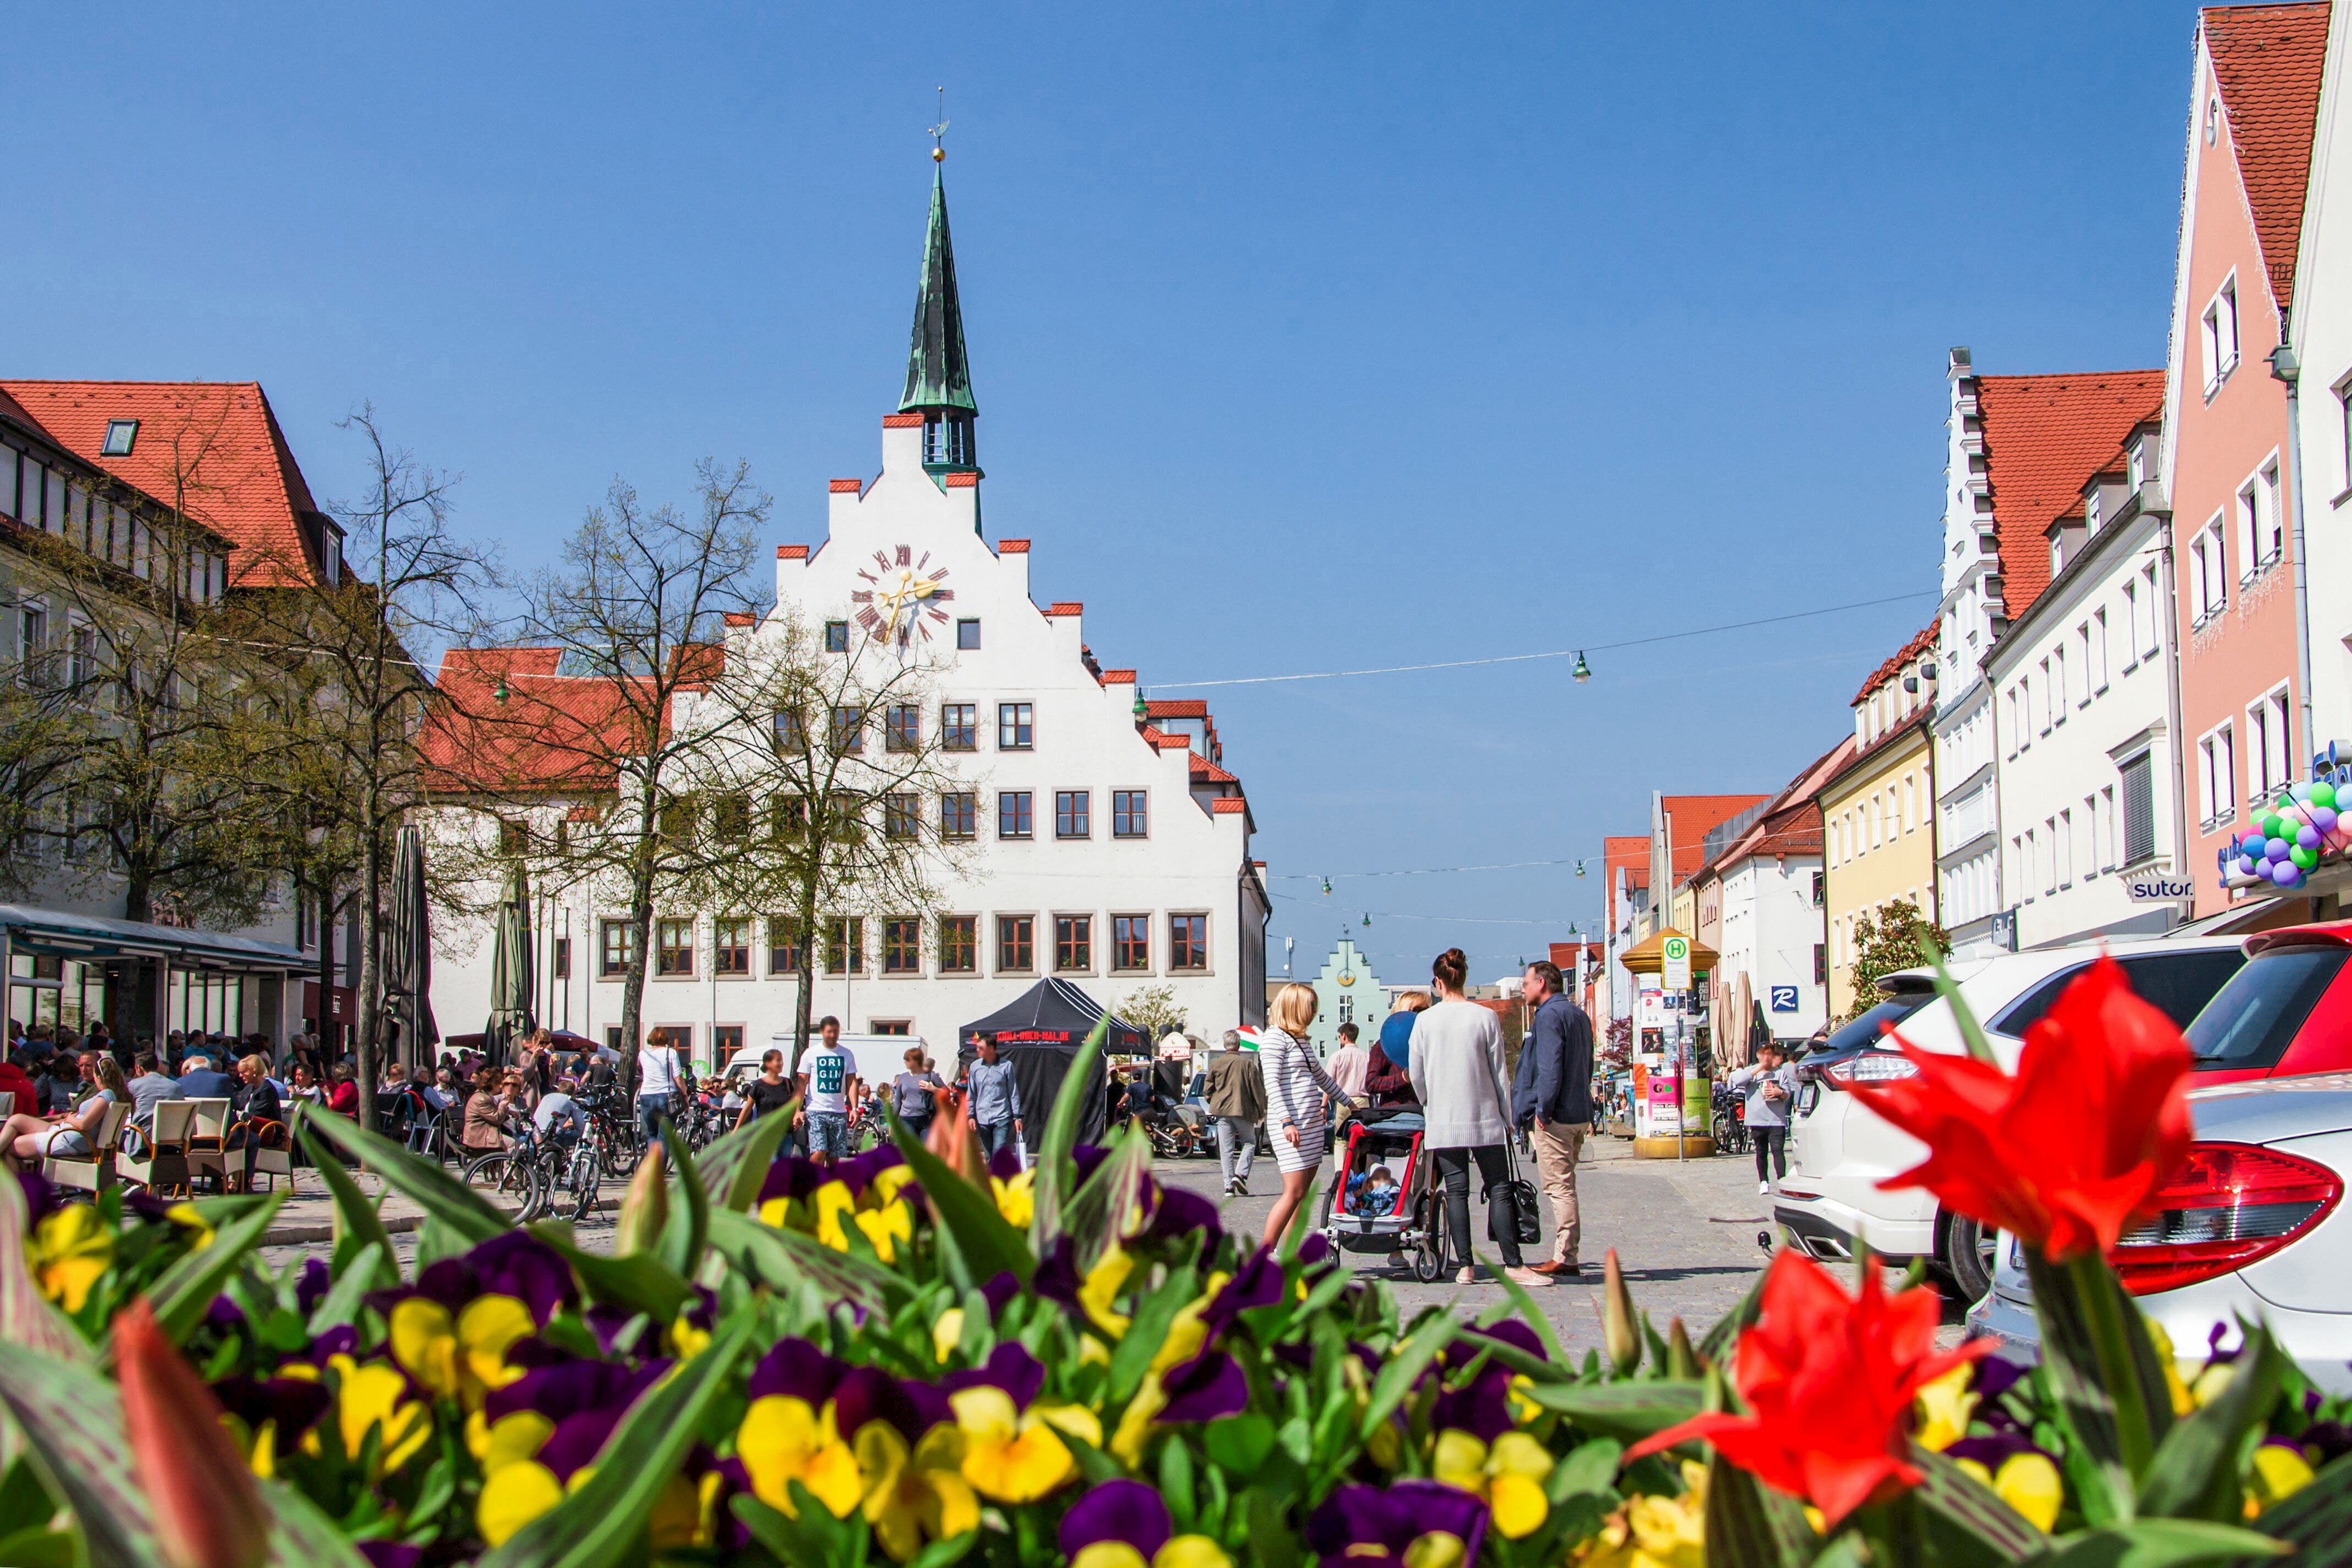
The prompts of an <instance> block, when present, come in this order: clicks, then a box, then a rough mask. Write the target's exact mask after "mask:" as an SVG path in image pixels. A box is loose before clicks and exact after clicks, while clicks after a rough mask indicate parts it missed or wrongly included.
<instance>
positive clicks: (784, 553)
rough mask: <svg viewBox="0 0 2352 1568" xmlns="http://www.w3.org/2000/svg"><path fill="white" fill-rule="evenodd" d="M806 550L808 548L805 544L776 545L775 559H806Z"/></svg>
mask: <svg viewBox="0 0 2352 1568" xmlns="http://www.w3.org/2000/svg"><path fill="white" fill-rule="evenodd" d="M808 551H809V548H808V546H806V545H778V546H777V547H776V559H778V560H806V559H808Z"/></svg>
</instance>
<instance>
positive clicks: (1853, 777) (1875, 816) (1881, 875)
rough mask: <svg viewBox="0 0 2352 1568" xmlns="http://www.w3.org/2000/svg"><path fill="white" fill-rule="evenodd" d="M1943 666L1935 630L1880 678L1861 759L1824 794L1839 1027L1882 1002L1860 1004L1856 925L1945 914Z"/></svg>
mask: <svg viewBox="0 0 2352 1568" xmlns="http://www.w3.org/2000/svg"><path fill="white" fill-rule="evenodd" d="M1935 660H1936V629H1935V628H1934V627H1932V626H1931V627H1929V628H1928V629H1927V631H1925V632H1920V633H1919V635H1918V636H1916V637H1915V638H1913V639H1912V640H1911V641H1910V643H1907V644H1906V646H1905V647H1904V649H1903V651H1902V652H1901V653H1897V654H1896V655H1895V657H1894V658H1892V659H1889V660H1888V661H1887V662H1886V663H1885V664H1881V665H1880V666H1879V667H1878V668H1877V669H1876V670H1875V671H1874V672H1873V673H1872V674H1871V677H1870V680H1869V681H1868V682H1867V683H1866V684H1864V686H1863V688H1862V690H1861V692H1860V693H1859V694H1857V695H1856V696H1855V697H1854V700H1853V723H1854V754H1853V760H1852V761H1850V762H1848V763H1847V764H1846V765H1845V767H1843V768H1841V769H1839V770H1838V772H1837V773H1836V774H1835V775H1834V776H1833V777H1832V778H1831V779H1830V780H1829V782H1828V783H1826V784H1824V785H1823V786H1822V791H1821V807H1822V834H1823V843H1822V861H1823V878H1822V883H1823V885H1822V916H1823V925H1824V926H1825V928H1826V929H1825V932H1824V940H1825V942H1826V943H1827V945H1828V948H1829V1005H1830V1016H1831V1017H1832V1018H1833V1019H1836V1018H1847V1017H1851V1016H1852V1015H1853V1014H1854V1013H1855V1012H1858V1011H1860V1010H1861V1008H1862V1007H1867V1006H1869V1005H1871V1003H1872V1002H1873V1001H1874V1000H1875V999H1876V998H1858V997H1857V995H1856V991H1855V986H1854V979H1853V962H1854V956H1855V944H1854V930H1855V926H1856V925H1857V924H1858V923H1859V922H1860V921H1861V920H1862V919H1863V918H1864V916H1866V915H1874V914H1875V913H1876V912H1877V911H1878V910H1880V909H1882V908H1884V907H1885V905H1887V904H1892V903H1894V902H1895V901H1896V900H1897V899H1908V900H1910V902H1911V904H1913V906H1914V907H1915V908H1916V909H1918V910H1919V911H1920V913H1922V914H1923V915H1928V916H1930V917H1932V916H1933V915H1934V914H1935V910H1936V747H1935V712H1936V674H1937V672H1936V663H1935ZM1857 1001H1859V1002H1860V1004H1861V1005H1860V1006H1859V1007H1858V1006H1857V1005H1856V1003H1857Z"/></svg>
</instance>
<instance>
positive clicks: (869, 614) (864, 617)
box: [857, 604, 882, 632]
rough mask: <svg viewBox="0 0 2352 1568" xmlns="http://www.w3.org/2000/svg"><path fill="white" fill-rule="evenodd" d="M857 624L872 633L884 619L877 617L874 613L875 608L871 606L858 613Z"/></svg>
mask: <svg viewBox="0 0 2352 1568" xmlns="http://www.w3.org/2000/svg"><path fill="white" fill-rule="evenodd" d="M857 623H858V624H859V625H860V626H863V627H865V628H866V630H867V631H869V632H870V631H872V630H873V629H874V628H875V627H877V626H879V625H881V624H882V617H880V616H879V615H877V614H876V613H875V612H874V606H872V605H871V604H869V605H867V606H866V608H865V609H863V610H861V611H859V612H857Z"/></svg>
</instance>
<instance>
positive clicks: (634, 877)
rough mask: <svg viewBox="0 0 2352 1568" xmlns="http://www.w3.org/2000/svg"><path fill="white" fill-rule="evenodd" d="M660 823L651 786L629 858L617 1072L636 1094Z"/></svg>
mask: <svg viewBox="0 0 2352 1568" xmlns="http://www.w3.org/2000/svg"><path fill="white" fill-rule="evenodd" d="M660 821H661V818H660V812H659V810H658V809H657V806H656V800H655V795H654V790H653V789H652V788H651V786H650V785H648V786H647V787H646V788H644V789H641V790H640V791H639V792H638V797H637V842H636V847H635V850H634V851H633V852H632V853H631V855H630V859H629V929H630V931H631V932H632V933H633V934H634V940H633V941H632V943H631V945H630V951H629V968H628V973H627V974H625V975H624V976H623V977H622V978H621V1062H620V1065H619V1067H617V1068H616V1069H615V1070H614V1074H615V1078H616V1081H617V1082H619V1084H620V1086H621V1088H622V1090H623V1091H624V1092H632V1091H633V1086H634V1085H635V1082H636V1071H637V1046H638V1041H639V1040H641V1039H642V1038H643V1030H642V1026H643V1024H644V1021H645V1001H646V965H647V964H649V963H651V962H652V961H653V925H654V841H653V835H654V832H655V831H656V828H657V827H658V826H659V825H660Z"/></svg>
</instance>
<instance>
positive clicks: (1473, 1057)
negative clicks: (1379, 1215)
mask: <svg viewBox="0 0 2352 1568" xmlns="http://www.w3.org/2000/svg"><path fill="white" fill-rule="evenodd" d="M1469 976H1470V960H1469V959H1467V958H1465V957H1464V956H1462V949H1461V948H1459V947H1448V948H1447V949H1446V950H1445V951H1444V952H1443V953H1441V954H1439V955H1438V956H1437V961H1436V962H1435V963H1433V964H1432V965H1431V966H1430V977H1431V978H1432V979H1433V980H1435V981H1436V983H1437V1001H1436V1003H1435V1005H1433V1006H1432V1007H1430V1008H1429V1009H1426V1010H1424V1011H1423V1013H1422V1014H1421V1015H1420V1016H1419V1017H1418V1018H1416V1019H1413V1024H1412V1062H1411V1063H1410V1065H1409V1069H1408V1071H1410V1072H1411V1074H1412V1092H1413V1093H1414V1094H1415V1095H1417V1096H1419V1097H1420V1100H1421V1108H1422V1113H1423V1116H1424V1117H1425V1118H1426V1124H1427V1128H1428V1131H1427V1132H1426V1133H1425V1134H1423V1137H1422V1147H1423V1148H1424V1149H1427V1150H1428V1151H1429V1153H1430V1158H1431V1160H1432V1161H1433V1163H1434V1164H1435V1166H1436V1167H1437V1175H1438V1176H1439V1178H1440V1179H1441V1180H1442V1181H1444V1184H1445V1235H1446V1239H1448V1240H1450V1241H1451V1242H1452V1243H1453V1249H1454V1264H1455V1266H1456V1268H1457V1270H1459V1271H1458V1272H1457V1273H1456V1274H1455V1275H1454V1281H1455V1282H1456V1283H1457V1284H1464V1285H1467V1284H1469V1283H1471V1282H1472V1281H1475V1279H1476V1278H1477V1277H1478V1276H1477V1271H1476V1270H1475V1269H1473V1268H1472V1266H1471V1263H1470V1162H1471V1161H1472V1160H1473V1159H1475V1160H1476V1161H1477V1162H1478V1179H1479V1180H1480V1181H1481V1182H1482V1183H1484V1184H1485V1186H1486V1201H1487V1203H1488V1204H1489V1205H1490V1206H1491V1207H1493V1210H1494V1216H1495V1221H1496V1225H1495V1228H1496V1231H1497V1232H1498V1233H1499V1234H1500V1235H1501V1237H1502V1239H1501V1240H1500V1241H1498V1242H1496V1247H1498V1248H1499V1249H1501V1250H1502V1254H1503V1273H1504V1275H1505V1276H1506V1277H1507V1278H1508V1279H1512V1280H1516V1281H1518V1282H1519V1283H1520V1284H1522V1285H1527V1286H1530V1287H1541V1286H1545V1285H1549V1284H1550V1283H1551V1276H1550V1275H1549V1274H1537V1273H1532V1272H1530V1271H1529V1270H1528V1269H1527V1268H1526V1267H1525V1260H1523V1259H1522V1258H1521V1257H1520V1255H1519V1207H1518V1204H1517V1200H1516V1199H1515V1198H1514V1197H1513V1195H1512V1192H1511V1186H1510V1182H1509V1181H1508V1180H1507V1177H1508V1176H1509V1174H1510V1161H1509V1156H1508V1155H1507V1154H1506V1152H1505V1150H1504V1147H1503V1145H1505V1144H1506V1143H1507V1141H1508V1140H1509V1138H1510V1136H1511V1112H1510V1105H1509V1102H1508V1101H1507V1100H1506V1099H1505V1098H1504V1090H1503V1084H1504V1082H1506V1079H1505V1075H1504V1072H1503V1026H1502V1025H1501V1023H1499V1022H1498V1021H1496V1018H1495V1015H1494V1013H1493V1012H1492V1011H1491V1010H1490V1009H1486V1008H1482V1007H1480V1006H1479V1005H1478V1004H1477V1003H1475V1002H1474V1001H1471V1000H1469V999H1468V998H1465V997H1464V995H1463V994H1462V988H1463V982H1464V981H1465V980H1466V979H1468V978H1469Z"/></svg>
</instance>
